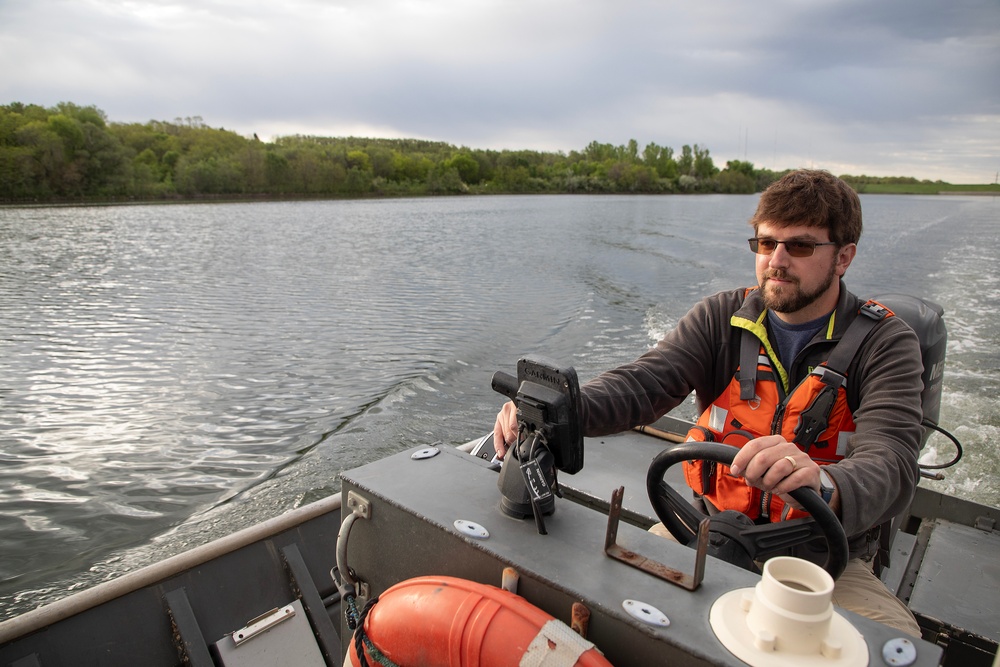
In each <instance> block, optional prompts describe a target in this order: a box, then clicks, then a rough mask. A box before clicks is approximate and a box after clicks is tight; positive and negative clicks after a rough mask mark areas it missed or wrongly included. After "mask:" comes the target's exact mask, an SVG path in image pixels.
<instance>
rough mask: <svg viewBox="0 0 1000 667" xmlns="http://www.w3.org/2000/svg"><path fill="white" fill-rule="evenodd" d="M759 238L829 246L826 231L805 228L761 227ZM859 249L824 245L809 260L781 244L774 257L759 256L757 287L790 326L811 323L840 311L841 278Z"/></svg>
mask: <svg viewBox="0 0 1000 667" xmlns="http://www.w3.org/2000/svg"><path fill="white" fill-rule="evenodd" d="M757 237H758V238H760V239H773V240H776V241H812V242H814V243H828V242H829V241H830V237H829V233H828V232H827V231H826V230H825V229H819V228H816V227H805V226H788V227H782V226H778V225H774V224H771V223H768V222H762V223H760V224H758V225H757ZM855 250H856V247H855V246H854V244H853V243H852V244H849V245H848V246H845V247H844V248H838V247H837V246H834V245H821V246H816V248H814V249H813V254H812V255H811V256H809V257H792V256H791V254H789V252H788V249H787V246H786V245H785V244H784V243H779V244H778V245H777V247H776V248H775V249H774V251H773V252H772V253H771V254H770V255H761V254H758V255H757V256H756V258H757V261H756V270H757V284H758V285H760V287H761V293H762V294H763V297H764V304H765V305H766V306H767V307H768V308H770V309H771V310H773V311H775V312H776V313H779V314H780V315H782V316H783V317H782V319H784V320H786V321H789V322H808V321H809V320H811V319H816V318H818V317H822V316H823V315H825V314H826V313H829V312H830V311H832V310H833V309H834V307H836V304H837V298H838V296H839V293H840V290H839V286H840V281H839V278H840V276H842V275H844V273H845V272H846V271H847V267H848V266H849V265H850V263H851V260H852V259H853V258H854V252H855Z"/></svg>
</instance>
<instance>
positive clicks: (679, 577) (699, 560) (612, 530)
mask: <svg viewBox="0 0 1000 667" xmlns="http://www.w3.org/2000/svg"><path fill="white" fill-rule="evenodd" d="M624 495H625V487H624V486H620V487H618V488H617V489H616V490H615V491H614V492H612V494H611V509H610V510H609V511H608V532H607V534H606V535H605V537H604V553H606V554H607V555H608V556H610V557H611V558H614V559H615V560H620V561H621V562H623V563H625V564H626V565H631V566H632V567H635V568H638V569H640V570H642V571H643V572H646V573H647V574H651V575H653V576H654V577H656V578H658V579H663V580H664V581H669V582H670V583H672V584H677V585H678V586H680V587H682V588H685V589H687V590H689V591H693V590H695V589H696V588H698V586H700V585H701V581H702V579H704V578H705V559H706V557H707V555H708V525H709V521H708V519H707V518H706V519H703V520H702V521H701V523H699V524H698V536H697V537H698V544H697V548H696V549H695V555H694V573H692V574H690V575H688V574H685V573H683V572H681V571H680V570H675V569H673V568H672V567H668V566H667V565H664V564H663V563H658V562H657V561H655V560H651V559H649V558H646V557H645V556H643V555H641V554H638V553H636V552H634V551H631V550H629V549H626V548H625V547H622V546H620V545H618V544H617V541H618V522H619V520H620V518H621V513H622V497H623V496H624Z"/></svg>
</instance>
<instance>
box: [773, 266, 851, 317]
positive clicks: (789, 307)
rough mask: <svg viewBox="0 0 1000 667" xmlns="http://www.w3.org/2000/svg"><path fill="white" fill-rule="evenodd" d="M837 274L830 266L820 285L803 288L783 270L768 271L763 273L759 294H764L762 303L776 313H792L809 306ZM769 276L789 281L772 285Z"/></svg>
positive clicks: (828, 287)
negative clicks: (786, 283) (813, 287)
mask: <svg viewBox="0 0 1000 667" xmlns="http://www.w3.org/2000/svg"><path fill="white" fill-rule="evenodd" d="M836 277H837V274H836V271H835V269H834V267H833V265H831V266H830V272H829V273H828V274H827V275H826V276H825V278H824V279H823V281H822V282H821V284H820V285H818V286H817V287H816V289H813V290H808V291H806V290H803V289H802V287H801V284H800V283H799V281H798V279H797V278H792V277H791V276H789V275H788V274H787V273H785V272H784V271H768V272H767V273H765V274H764V284H763V285H761V294H763V296H764V305H765V306H767V307H768V308H770V309H771V310H773V311H774V312H776V313H794V312H796V311H799V310H802V309H803V308H805V307H806V306H809V305H810V304H812V303H813V302H814V301H816V300H817V299H818V298H819V297H820V296H822V295H823V294H824V293H825V292H826V291H827V290H828V289H830V285H832V284H833V281H834V280H835V279H836ZM771 278H778V279H780V280H788V281H791V284H789V285H774V284H773V283H771V281H770V279H771Z"/></svg>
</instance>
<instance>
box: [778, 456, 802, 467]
mask: <svg viewBox="0 0 1000 667" xmlns="http://www.w3.org/2000/svg"><path fill="white" fill-rule="evenodd" d="M782 458H784V459H785V460H786V461H788V462H789V463H791V464H792V470H795V469H796V468H798V467H799V464H798V463H796V462H795V459H793V458H792V457H791V456H784V457H782Z"/></svg>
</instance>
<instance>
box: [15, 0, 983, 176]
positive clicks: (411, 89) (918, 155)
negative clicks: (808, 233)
mask: <svg viewBox="0 0 1000 667" xmlns="http://www.w3.org/2000/svg"><path fill="white" fill-rule="evenodd" d="M694 5H696V6H694ZM0 62H2V63H3V64H4V67H3V68H2V71H0V102H11V101H22V102H33V103H38V104H44V105H51V104H55V103H57V102H59V101H64V100H65V101H72V102H76V103H78V104H95V105H97V106H98V107H100V108H101V109H103V110H104V111H106V112H107V113H108V115H109V117H110V118H111V119H112V120H115V121H138V122H144V121H147V120H150V119H163V120H171V119H172V118H174V117H177V116H180V117H184V116H195V115H197V116H201V117H202V118H203V119H204V121H205V122H206V123H208V124H209V125H212V126H215V127H219V126H222V127H226V128H228V129H233V130H235V131H238V132H240V133H243V134H247V135H249V134H250V133H252V132H258V133H259V134H260V135H261V136H263V137H269V136H274V135H277V134H291V133H304V134H323V135H331V136H332V135H343V134H368V135H379V136H397V137H402V136H405V137H423V138H431V139H438V140H443V141H448V142H451V143H455V144H461V145H467V146H473V147H482V148H511V149H517V148H537V149H544V150H564V151H569V150H574V149H580V148H582V147H584V146H585V145H586V144H587V143H589V142H590V141H592V140H597V141H602V142H612V143H624V142H626V141H628V140H629V139H630V138H634V139H636V140H638V141H639V142H640V144H644V143H646V142H649V141H655V142H657V143H660V144H663V145H669V146H673V147H674V148H675V149H678V150H679V149H680V147H681V145H682V144H685V143H689V144H690V143H699V144H701V145H702V146H707V147H708V148H709V149H711V151H712V154H713V156H714V157H715V158H716V162H717V163H718V164H719V165H720V166H721V165H722V164H724V162H725V160H727V159H734V158H739V159H749V160H751V161H753V162H754V163H755V164H758V165H760V166H766V167H772V168H784V167H795V166H808V165H814V166H823V167H826V168H829V169H831V170H832V171H835V172H838V173H844V172H849V173H862V172H864V173H872V174H886V175H888V174H905V175H915V176H918V177H921V178H931V179H937V178H940V179H943V180H949V181H952V182H987V181H991V180H993V174H994V173H995V172H996V171H997V169H998V168H1000V94H998V93H1000V87H998V86H997V81H998V79H1000V76H998V75H1000V5H998V4H997V3H996V2H995V0H957V1H954V2H948V3H942V2H939V1H938V0H889V1H883V2H876V3H872V2H859V1H856V0H850V1H837V2H832V1H821V2H809V3H803V2H798V1H795V0H775V1H774V2H769V3H748V2H742V1H740V0H717V1H715V2H711V3H685V2H680V1H677V0H664V1H652V0H650V1H639V0H636V1H625V2H589V3H582V2H571V1H569V0H536V1H534V2H526V1H518V0H506V1H501V0H483V1H480V2H467V1H464V0H439V1H423V2H420V1H414V0H410V1H407V2H402V1H395V0H367V1H364V2H362V1H357V2H348V1H341V2H329V1H320V0H315V1H312V0H298V1H293V2H283V3H271V2H254V1H250V0H247V1H244V2H232V1H227V0H206V1H203V2H193V1H191V0H178V1H176V2H169V1H166V0H164V1H159V2H158V1H154V0H147V1H145V2H135V1H133V2H120V1H114V0H89V1H88V2H79V1H76V2H69V1H60V0H34V1H33V2H31V3H28V2H11V1H10V0H0ZM12 63H17V65H16V66H9V65H10V64H12Z"/></svg>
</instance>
